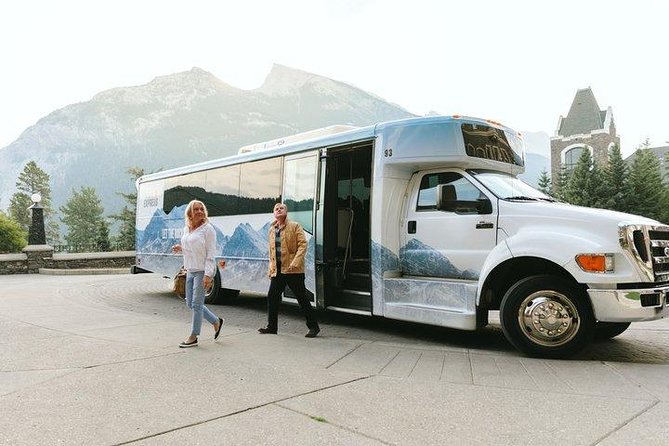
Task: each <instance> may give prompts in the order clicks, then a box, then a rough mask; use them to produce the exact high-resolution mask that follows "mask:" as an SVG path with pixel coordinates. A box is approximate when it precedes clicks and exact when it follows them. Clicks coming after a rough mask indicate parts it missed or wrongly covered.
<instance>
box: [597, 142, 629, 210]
mask: <svg viewBox="0 0 669 446" xmlns="http://www.w3.org/2000/svg"><path fill="white" fill-rule="evenodd" d="M603 173H604V175H603V180H604V193H605V196H606V199H605V200H604V201H603V203H602V207H603V208H605V209H613V210H615V211H620V212H628V211H629V201H630V200H629V188H628V185H627V181H628V178H627V176H628V172H627V164H625V161H623V157H622V154H621V153H620V147H618V146H613V147H612V148H611V150H609V162H608V165H607V166H606V169H604V172H603Z"/></svg>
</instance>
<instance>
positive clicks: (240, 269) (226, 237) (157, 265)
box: [137, 205, 315, 292]
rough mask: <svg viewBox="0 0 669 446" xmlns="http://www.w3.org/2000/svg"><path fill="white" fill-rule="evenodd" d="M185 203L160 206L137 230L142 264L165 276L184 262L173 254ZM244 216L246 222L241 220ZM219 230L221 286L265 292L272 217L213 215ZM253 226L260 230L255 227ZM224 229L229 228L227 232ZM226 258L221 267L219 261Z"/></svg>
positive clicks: (310, 261)
mask: <svg viewBox="0 0 669 446" xmlns="http://www.w3.org/2000/svg"><path fill="white" fill-rule="evenodd" d="M185 209H186V205H182V206H177V207H173V208H172V210H171V211H170V212H169V213H167V214H166V213H165V211H164V210H163V209H162V208H158V209H156V210H155V212H154V213H153V216H152V218H151V221H150V222H149V224H148V225H147V226H146V228H145V229H144V230H142V231H137V255H138V258H139V259H140V266H142V265H143V266H144V267H145V268H147V269H150V270H151V271H155V272H160V273H163V274H165V275H169V276H171V275H174V274H175V273H176V272H177V271H178V270H179V268H180V266H181V264H182V263H183V258H182V256H181V255H173V254H171V247H172V246H173V245H174V244H176V243H179V242H180V240H181V234H182V232H183V228H184V212H185ZM242 218H243V219H244V220H245V221H242ZM209 220H210V222H211V223H212V226H213V227H214V229H215V231H216V252H217V255H216V260H217V262H218V263H219V272H220V274H221V286H222V287H223V288H231V289H239V290H244V291H255V292H266V291H267V288H268V286H269V279H268V277H267V271H268V266H269V249H268V243H269V241H268V234H269V227H270V225H271V222H272V221H271V219H269V220H268V215H267V214H262V215H258V214H256V215H244V216H228V217H210V219H209ZM254 226H256V227H259V229H254ZM222 228H229V229H228V232H230V234H225V232H224V231H225V230H224V229H222ZM305 235H306V237H307V240H308V244H307V253H306V257H305V268H306V271H305V285H306V287H307V289H309V290H310V291H312V292H313V291H314V289H315V288H314V287H315V279H314V249H315V246H314V238H313V237H311V236H310V235H309V233H306V232H305ZM221 260H222V261H224V263H223V266H222V267H220V265H221V263H220V261H221Z"/></svg>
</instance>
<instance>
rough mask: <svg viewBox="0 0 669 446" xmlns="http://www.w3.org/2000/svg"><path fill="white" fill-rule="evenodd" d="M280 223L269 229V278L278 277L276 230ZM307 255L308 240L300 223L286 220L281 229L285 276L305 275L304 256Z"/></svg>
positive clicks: (282, 266)
mask: <svg viewBox="0 0 669 446" xmlns="http://www.w3.org/2000/svg"><path fill="white" fill-rule="evenodd" d="M278 223H279V222H278V221H276V220H275V221H274V222H273V223H272V225H271V226H270V227H269V272H268V276H269V277H276V246H275V243H274V241H275V237H274V230H275V227H276V225H277V224H278ZM306 253H307V239H306V237H305V236H304V230H303V229H302V226H300V224H299V223H296V222H294V221H290V220H288V219H286V224H285V226H284V227H283V229H281V272H282V273H283V274H303V273H304V256H305V254H306Z"/></svg>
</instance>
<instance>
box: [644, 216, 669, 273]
mask: <svg viewBox="0 0 669 446" xmlns="http://www.w3.org/2000/svg"><path fill="white" fill-rule="evenodd" d="M648 237H649V238H650V255H651V257H652V259H653V273H654V274H655V281H656V282H664V281H666V280H668V279H669V231H667V230H662V231H658V230H657V229H656V230H650V231H648Z"/></svg>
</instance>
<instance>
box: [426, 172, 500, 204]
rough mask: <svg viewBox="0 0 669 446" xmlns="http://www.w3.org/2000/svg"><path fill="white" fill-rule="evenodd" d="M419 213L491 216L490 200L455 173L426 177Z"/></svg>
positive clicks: (433, 174)
mask: <svg viewBox="0 0 669 446" xmlns="http://www.w3.org/2000/svg"><path fill="white" fill-rule="evenodd" d="M416 210H417V211H434V210H439V211H446V212H455V213H458V214H490V213H492V204H491V203H490V200H488V198H487V197H486V196H485V195H484V194H483V193H482V192H481V191H480V190H479V189H478V188H477V187H476V186H474V185H473V184H472V183H470V182H469V180H467V179H466V178H465V177H463V176H462V175H460V174H459V173H455V172H440V173H432V174H427V175H425V176H424V177H423V178H422V180H421V183H420V190H419V192H418V204H417V206H416Z"/></svg>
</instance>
